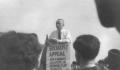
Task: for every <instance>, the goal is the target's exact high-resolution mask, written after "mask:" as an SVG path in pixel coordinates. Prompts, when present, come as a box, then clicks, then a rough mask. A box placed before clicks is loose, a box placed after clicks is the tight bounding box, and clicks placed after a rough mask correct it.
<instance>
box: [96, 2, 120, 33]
mask: <svg viewBox="0 0 120 70" xmlns="http://www.w3.org/2000/svg"><path fill="white" fill-rule="evenodd" d="M95 4H96V8H97V12H98V17H99V20H100V22H101V24H102V25H103V26H104V27H107V28H113V27H115V28H116V29H117V30H118V31H119V32H120V0H95Z"/></svg>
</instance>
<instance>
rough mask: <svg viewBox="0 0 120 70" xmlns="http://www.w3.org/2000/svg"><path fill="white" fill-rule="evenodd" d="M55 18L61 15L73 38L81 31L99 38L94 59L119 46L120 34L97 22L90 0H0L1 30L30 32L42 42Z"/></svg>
mask: <svg viewBox="0 0 120 70" xmlns="http://www.w3.org/2000/svg"><path fill="white" fill-rule="evenodd" d="M58 18H62V19H64V21H65V28H66V29H68V30H70V32H71V34H72V39H73V41H74V40H75V38H76V37H77V36H79V35H82V34H92V35H95V36H97V37H98V38H99V39H100V41H101V49H100V54H99V56H98V59H99V58H100V59H101V58H103V57H105V56H106V55H107V51H108V50H109V49H111V48H119V45H120V43H119V42H120V34H119V33H118V32H117V31H116V29H114V28H112V29H106V28H104V27H102V26H101V25H100V22H99V20H98V16H97V13H96V7H95V4H94V0H0V31H1V32H6V31H9V30H16V31H17V32H27V33H31V32H34V33H37V35H38V37H39V41H40V43H42V44H43V43H44V40H45V37H46V34H50V32H51V31H53V30H55V21H56V19H58ZM119 49H120V48H119ZM72 52H73V50H72ZM72 55H73V54H72Z"/></svg>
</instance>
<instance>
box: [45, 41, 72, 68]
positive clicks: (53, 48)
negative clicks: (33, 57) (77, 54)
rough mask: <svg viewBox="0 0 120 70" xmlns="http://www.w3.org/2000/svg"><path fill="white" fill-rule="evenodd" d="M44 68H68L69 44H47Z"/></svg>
mask: <svg viewBox="0 0 120 70" xmlns="http://www.w3.org/2000/svg"><path fill="white" fill-rule="evenodd" d="M46 56H47V57H46V60H47V61H46V70H70V44H69V43H64V42H62V43H61V42H60V43H56V44H49V46H48V47H47V53H46Z"/></svg>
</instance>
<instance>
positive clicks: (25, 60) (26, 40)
mask: <svg viewBox="0 0 120 70" xmlns="http://www.w3.org/2000/svg"><path fill="white" fill-rule="evenodd" d="M40 52H41V48H40V44H39V42H38V38H37V35H36V34H33V33H32V34H27V33H16V32H14V31H12V32H8V33H2V34H1V36H0V70H33V69H34V68H35V67H36V66H37V64H38V57H39V54H40Z"/></svg>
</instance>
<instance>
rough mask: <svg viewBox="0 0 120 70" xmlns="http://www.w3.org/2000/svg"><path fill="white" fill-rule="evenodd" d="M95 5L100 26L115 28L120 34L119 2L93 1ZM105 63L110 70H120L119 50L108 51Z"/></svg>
mask: <svg viewBox="0 0 120 70" xmlns="http://www.w3.org/2000/svg"><path fill="white" fill-rule="evenodd" d="M95 3H96V7H97V12H98V16H99V19H100V22H101V24H102V25H103V26H105V27H115V28H116V29H117V30H118V32H120V0H95ZM105 62H106V63H108V64H109V68H110V70H120V50H117V49H112V50H110V51H109V53H108V57H107V59H105Z"/></svg>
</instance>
